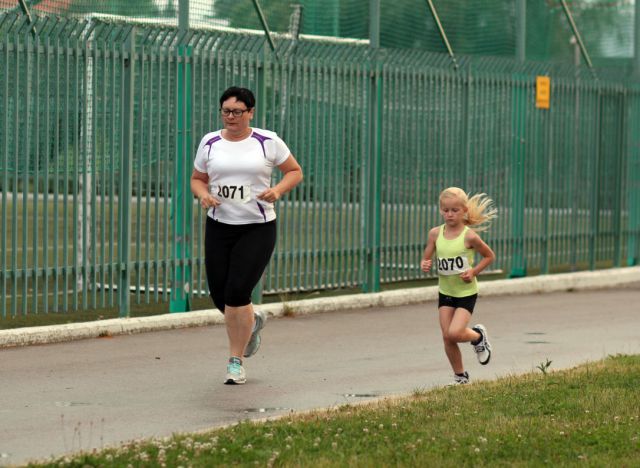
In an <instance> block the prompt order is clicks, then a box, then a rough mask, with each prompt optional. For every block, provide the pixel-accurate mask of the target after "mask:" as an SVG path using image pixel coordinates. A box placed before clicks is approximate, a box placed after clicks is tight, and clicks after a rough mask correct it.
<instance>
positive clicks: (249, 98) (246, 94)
mask: <svg viewBox="0 0 640 468" xmlns="http://www.w3.org/2000/svg"><path fill="white" fill-rule="evenodd" d="M232 97H234V98H236V100H238V101H240V102H243V103H244V104H245V105H246V106H247V109H253V108H254V107H255V106H256V98H255V96H254V95H253V93H252V92H251V90H250V89H247V88H239V87H237V86H232V87H231V88H228V89H227V90H226V91H225V92H224V93H222V96H220V107H222V103H223V102H224V101H226V100H227V99H229V98H232Z"/></svg>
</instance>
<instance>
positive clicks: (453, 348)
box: [438, 306, 464, 374]
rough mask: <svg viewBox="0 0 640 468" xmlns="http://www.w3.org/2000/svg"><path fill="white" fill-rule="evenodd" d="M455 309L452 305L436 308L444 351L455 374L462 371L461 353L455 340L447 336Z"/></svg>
mask: <svg viewBox="0 0 640 468" xmlns="http://www.w3.org/2000/svg"><path fill="white" fill-rule="evenodd" d="M455 311H456V309H454V308H453V307H447V306H443V307H440V308H439V309H438V313H439V316H440V330H441V331H442V340H443V341H444V352H445V353H446V355H447V358H448V359H449V364H451V368H452V369H453V372H454V373H456V374H462V373H463V372H464V366H463V365H462V353H460V347H459V346H458V343H457V342H456V341H455V340H452V339H451V338H450V337H449V329H450V328H451V322H452V321H453V319H454V317H455Z"/></svg>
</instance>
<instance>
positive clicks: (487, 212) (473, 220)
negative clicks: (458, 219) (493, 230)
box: [440, 187, 498, 232]
mask: <svg viewBox="0 0 640 468" xmlns="http://www.w3.org/2000/svg"><path fill="white" fill-rule="evenodd" d="M445 198H455V199H457V200H458V201H459V202H460V203H461V204H462V206H463V207H465V208H466V209H467V215H466V216H465V219H464V224H466V225H467V226H473V227H474V230H476V231H479V232H480V231H486V230H487V229H489V225H490V224H491V221H493V220H494V219H495V218H496V216H497V215H498V210H496V209H495V208H494V207H493V200H492V199H491V198H489V197H488V196H487V194H486V193H477V194H475V195H473V196H472V197H469V196H467V194H466V193H465V191H464V190H462V189H461V188H458V187H449V188H446V189H444V190H443V191H442V192H440V202H442V200H443V199H445Z"/></svg>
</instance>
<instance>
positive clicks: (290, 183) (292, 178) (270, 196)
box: [258, 154, 302, 203]
mask: <svg viewBox="0 0 640 468" xmlns="http://www.w3.org/2000/svg"><path fill="white" fill-rule="evenodd" d="M278 169H280V170H281V171H282V173H283V174H284V177H282V180H281V181H280V182H278V183H277V184H276V185H274V186H273V187H270V188H268V189H267V190H265V191H264V192H262V193H261V194H260V195H258V198H259V199H260V200H264V201H267V202H269V203H273V202H275V201H276V200H278V199H279V198H280V197H282V195H284V194H285V193H288V192H290V191H291V190H293V188H294V187H295V186H296V185H298V184H299V183H300V182H301V181H302V168H301V167H300V164H298V161H296V158H295V157H294V156H293V154H290V155H289V157H288V158H287V160H286V161H285V162H283V163H282V164H280V165H279V166H278Z"/></svg>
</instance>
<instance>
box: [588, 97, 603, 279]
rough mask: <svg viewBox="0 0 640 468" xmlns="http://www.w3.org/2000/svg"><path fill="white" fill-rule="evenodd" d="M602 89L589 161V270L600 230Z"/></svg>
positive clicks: (598, 101) (594, 256)
mask: <svg viewBox="0 0 640 468" xmlns="http://www.w3.org/2000/svg"><path fill="white" fill-rule="evenodd" d="M602 100H603V97H602V87H601V86H600V87H598V89H597V90H596V108H595V113H594V116H595V119H594V128H593V130H594V131H595V132H596V144H595V150H594V151H593V152H592V154H593V159H592V161H591V167H592V173H591V184H590V185H591V200H590V207H589V216H590V220H589V270H595V269H596V260H597V253H596V248H597V246H598V231H599V230H600V159H601V156H600V155H601V153H602V148H601V145H602V128H601V127H602V107H603V105H602Z"/></svg>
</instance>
